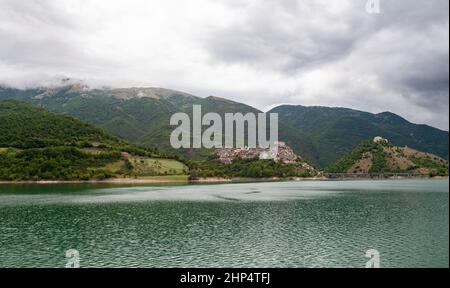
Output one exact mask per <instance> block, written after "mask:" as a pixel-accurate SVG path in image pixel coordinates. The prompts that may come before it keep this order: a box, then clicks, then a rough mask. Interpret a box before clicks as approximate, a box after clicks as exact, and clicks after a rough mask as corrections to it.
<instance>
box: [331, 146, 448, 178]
mask: <svg viewBox="0 0 450 288" xmlns="http://www.w3.org/2000/svg"><path fill="white" fill-rule="evenodd" d="M448 168H449V167H448V161H447V160H444V159H442V158H440V157H438V156H436V155H433V154H430V153H424V152H420V151H417V150H415V149H412V148H409V147H397V146H394V145H392V144H391V143H389V142H388V141H387V140H386V139H382V138H376V139H374V140H366V141H364V142H362V143H361V144H359V145H358V146H357V147H356V148H355V149H353V150H352V151H351V152H350V153H349V154H347V155H345V156H344V157H342V158H341V159H340V160H338V161H337V162H336V163H334V164H332V165H330V166H329V167H328V168H327V169H326V172H329V173H356V174H368V173H413V174H424V175H430V176H448Z"/></svg>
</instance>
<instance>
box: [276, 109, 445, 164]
mask: <svg viewBox="0 0 450 288" xmlns="http://www.w3.org/2000/svg"><path fill="white" fill-rule="evenodd" d="M270 112H271V113H278V114H279V118H280V121H281V122H283V123H285V124H287V125H290V126H292V127H295V128H297V129H298V130H300V131H302V132H303V133H304V135H306V137H308V139H310V140H311V142H312V143H313V145H314V147H315V148H316V149H317V152H318V155H319V159H318V164H319V165H321V166H327V165H329V164H331V163H333V162H335V161H336V160H338V159H339V158H340V157H342V156H343V155H344V154H346V153H348V152H350V151H351V150H352V149H353V148H354V147H356V146H357V145H358V144H359V143H361V142H362V141H364V140H365V139H372V138H374V137H376V136H378V135H383V136H384V137H386V138H388V139H389V141H391V142H392V143H393V144H394V145H397V146H408V147H411V148H414V149H417V150H420V151H424V152H428V153H432V154H436V155H438V156H440V157H442V158H445V159H448V155H449V154H448V148H449V141H448V140H449V133H448V132H447V131H442V130H439V129H436V128H433V127H430V126H427V125H417V124H413V123H410V122H408V121H407V120H405V119H403V118H401V117H400V116H398V115H396V114H393V113H390V112H385V113H380V114H372V113H368V112H363V111H357V110H352V109H346V108H329V107H305V106H291V105H283V106H279V107H276V108H274V109H272V110H271V111H270ZM287 136H289V135H287Z"/></svg>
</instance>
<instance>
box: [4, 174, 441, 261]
mask: <svg viewBox="0 0 450 288" xmlns="http://www.w3.org/2000/svg"><path fill="white" fill-rule="evenodd" d="M448 185H449V183H448V180H403V181H311V182H284V183H255V184H224V185H195V186H194V185H191V186H163V185H160V186H153V187H147V186H132V187H118V186H111V185H0V267H64V265H65V264H66V262H67V260H66V258H65V251H66V250H68V249H76V250H78V251H79V252H80V263H81V266H82V267H364V266H365V263H366V262H367V261H368V259H367V258H365V252H366V251H367V250H369V249H377V250H378V251H379V252H380V254H381V266H382V267H448V266H449V259H448V255H449V233H448V231H449V222H448V221H449V210H448V209H449V208H448V207H449V205H448V195H449V188H448Z"/></svg>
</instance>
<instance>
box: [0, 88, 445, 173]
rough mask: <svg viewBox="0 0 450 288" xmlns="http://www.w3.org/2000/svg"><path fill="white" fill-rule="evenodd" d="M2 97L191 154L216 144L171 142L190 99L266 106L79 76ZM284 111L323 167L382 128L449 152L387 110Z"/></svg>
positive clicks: (403, 140)
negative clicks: (91, 82) (97, 82)
mask: <svg viewBox="0 0 450 288" xmlns="http://www.w3.org/2000/svg"><path fill="white" fill-rule="evenodd" d="M1 99H19V100H24V101H28V102H31V103H34V104H36V105H39V106H41V107H43V108H45V109H47V110H49V111H52V112H56V113H59V114H64V115H70V116H72V117H75V118H78V119H81V120H83V121H85V122H87V123H89V124H92V125H95V126H98V127H101V128H103V129H105V130H106V131H107V132H108V133H110V134H112V135H114V136H116V137H119V138H121V139H124V140H127V141H129V142H131V143H134V144H138V145H143V146H146V147H158V148H159V149H161V150H163V151H166V152H170V153H177V154H179V155H183V156H188V158H191V159H207V158H208V157H210V156H211V154H212V151H210V150H205V149H200V150H196V149H187V150H186V149H182V150H177V151H174V150H173V149H172V148H171V146H170V142H169V139H170V134H171V132H172V131H173V129H174V127H172V126H170V125H169V121H170V117H171V116H172V115H173V114H174V113H178V112H184V113H187V114H189V115H191V114H192V105H202V112H203V115H204V114H206V113H209V112H216V113H219V114H221V115H223V114H224V113H238V112H240V113H248V112H253V113H259V112H261V111H259V110H257V109H255V108H253V107H251V106H248V105H245V104H242V103H238V102H234V101H230V100H227V99H224V98H219V97H213V96H211V97H207V98H201V97H197V96H194V95H191V94H187V93H184V92H179V91H174V90H168V89H162V88H126V89H109V88H104V89H91V88H89V87H87V86H86V85H83V84H82V83H75V84H73V83H72V84H70V85H65V86H55V87H45V88H36V89H26V90H20V89H14V88H8V87H0V100H1ZM269 112H271V113H278V114H279V119H280V123H279V140H280V141H284V142H286V144H287V145H289V146H290V147H292V149H293V150H294V151H295V153H297V154H298V155H300V156H301V157H302V158H303V159H305V160H307V161H308V162H310V163H311V164H313V165H315V166H319V167H325V166H327V165H329V164H331V163H333V162H335V161H336V160H338V159H339V158H340V157H342V156H343V155H344V154H346V153H348V152H350V151H351V150H352V149H353V148H354V147H356V146H357V145H358V144H359V143H361V142H362V141H364V140H365V139H370V138H373V137H375V136H378V135H383V136H384V137H387V138H389V139H390V141H391V142H392V143H393V144H395V145H397V146H405V145H407V146H409V147H411V148H414V149H417V150H420V151H424V152H428V153H433V154H436V155H438V156H440V157H442V158H445V159H448V148H449V142H448V137H449V135H448V132H446V131H441V130H439V129H436V128H433V127H430V126H426V125H416V124H413V123H410V122H408V121H407V120H405V119H403V118H401V117H399V116H397V115H395V114H393V113H389V112H385V113H380V114H371V113H368V112H363V111H357V110H352V109H345V108H328V107H304V106H288V105H283V106H279V107H276V108H274V109H272V110H271V111H269Z"/></svg>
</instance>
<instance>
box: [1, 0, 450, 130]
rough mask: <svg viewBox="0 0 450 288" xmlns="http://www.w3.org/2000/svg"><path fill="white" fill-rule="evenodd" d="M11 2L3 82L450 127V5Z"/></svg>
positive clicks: (399, 1)
mask: <svg viewBox="0 0 450 288" xmlns="http://www.w3.org/2000/svg"><path fill="white" fill-rule="evenodd" d="M367 1H368V0H339V1H330V0H316V1H312V0H299V1H297V0H259V1H256V0H189V1H181V0H107V1H106V0H53V1H51V0H34V1H29V0H0V83H4V84H8V85H11V86H15V87H31V86H36V85H43V84H45V83H50V82H49V81H51V80H52V79H56V78H58V77H63V76H65V77H71V78H76V79H83V80H84V81H86V82H87V83H88V84H89V85H91V86H99V85H105V86H112V87H130V86H151V87H164V88H171V89H177V90H182V91H185V92H189V93H192V94H195V95H199V96H209V95H214V96H221V97H225V98H230V99H233V100H236V101H239V102H244V103H246V104H249V105H253V106H255V107H257V108H260V109H264V110H267V109H269V108H270V107H273V106H275V105H277V104H301V105H323V106H341V107H349V108H356V109H361V110H365V111H370V112H383V111H392V112H395V113H397V114H399V115H401V116H403V117H405V118H407V119H408V120H410V121H412V122H415V123H426V124H430V125H432V126H435V127H438V128H441V129H445V130H448V127H449V99H448V95H449V12H448V11H449V1H448V0H380V4H381V6H380V7H381V10H380V13H379V14H369V13H367V11H366V2H367Z"/></svg>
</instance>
